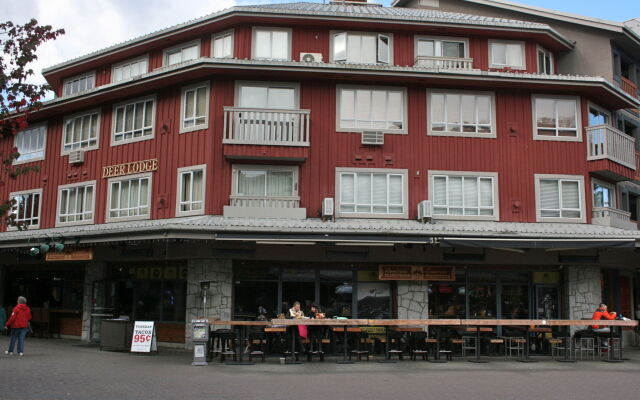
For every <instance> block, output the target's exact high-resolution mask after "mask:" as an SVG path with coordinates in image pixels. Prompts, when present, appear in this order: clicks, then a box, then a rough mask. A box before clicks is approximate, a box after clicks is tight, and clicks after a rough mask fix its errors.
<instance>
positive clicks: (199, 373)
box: [0, 336, 640, 400]
mask: <svg viewBox="0 0 640 400" xmlns="http://www.w3.org/2000/svg"><path fill="white" fill-rule="evenodd" d="M7 344H8V338H7V337H5V336H0V348H1V349H2V352H4V350H5V349H6V346H7ZM625 356H627V357H629V358H631V361H627V362H625V363H620V364H608V363H604V362H598V361H585V362H578V363H573V364H564V363H558V362H555V361H553V360H551V359H549V358H541V359H540V360H541V362H538V363H533V364H522V363H518V362H516V361H511V360H509V361H506V360H503V359H498V358H496V359H494V358H492V359H491V362H490V363H487V364H473V363H468V362H466V361H464V360H461V359H456V360H455V361H454V362H450V363H447V364H430V363H425V362H422V361H403V362H401V363H398V364H379V363H376V362H374V361H370V362H368V363H367V362H362V363H358V364H354V365H338V364H336V363H334V362H333V361H332V360H331V359H328V360H327V361H326V362H324V363H319V362H317V361H315V362H313V363H305V364H302V365H280V364H279V363H278V361H277V358H275V359H271V360H268V361H267V363H265V364H256V365H251V366H227V365H220V364H219V363H217V362H214V363H212V364H211V365H209V366H207V367H192V366H191V365H190V362H191V353H189V352H184V351H176V350H163V349H161V351H160V353H159V354H158V355H154V356H148V355H143V356H140V355H130V354H127V353H116V352H102V351H100V350H99V348H97V347H95V346H85V345H81V344H80V343H79V342H75V341H67V340H53V339H50V340H43V339H35V338H28V340H27V344H26V353H25V356H24V357H18V356H16V355H14V356H12V357H8V356H5V355H0V399H2V400H13V399H20V400H40V399H46V400H50V399H51V400H52V399H83V400H84V399H118V400H122V399H187V398H188V399H215V400H226V399H241V400H253V399H256V400H257V399H260V400H264V399H283V400H288V399H291V400H301V399H305V400H306V399H311V400H315V399H322V400H329V399H367V400H372V399H398V400H400V399H401V400H413V399H416V400H417V399H420V400H426V399H429V400H430V399H437V400H441V399H464V400H473V399H498V400H511V399H517V400H521V399H536V400H547V399H567V400H573V399H579V400H590V399H607V400H611V399H633V398H638V392H640V378H639V377H640V351H637V350H634V351H627V352H626V354H625Z"/></svg>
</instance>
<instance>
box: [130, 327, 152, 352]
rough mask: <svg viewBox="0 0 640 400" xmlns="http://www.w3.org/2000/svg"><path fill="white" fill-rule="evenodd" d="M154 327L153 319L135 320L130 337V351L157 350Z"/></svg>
mask: <svg viewBox="0 0 640 400" xmlns="http://www.w3.org/2000/svg"><path fill="white" fill-rule="evenodd" d="M157 350H158V345H157V343H156V328H155V325H154V322H153V321H136V324H135V326H134V327H133V336H132V338H131V352H132V353H149V352H151V351H157Z"/></svg>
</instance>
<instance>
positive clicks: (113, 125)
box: [111, 94, 158, 146]
mask: <svg viewBox="0 0 640 400" xmlns="http://www.w3.org/2000/svg"><path fill="white" fill-rule="evenodd" d="M149 100H151V101H152V102H153V111H152V115H151V134H149V135H147V136H140V137H136V138H131V139H123V140H119V141H116V140H115V135H116V116H117V113H116V110H117V109H118V108H119V107H125V108H126V106H128V105H130V104H135V103H142V102H147V101H149ZM157 109H158V102H157V97H156V95H155V94H153V95H151V96H145V97H138V98H137V99H131V100H127V101H123V102H120V103H117V104H114V105H113V110H112V112H111V114H112V116H111V146H120V145H123V144H127V143H135V142H141V141H144V140H150V139H153V138H154V137H155V136H156V113H157ZM143 119H144V117H143Z"/></svg>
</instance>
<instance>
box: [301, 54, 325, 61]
mask: <svg viewBox="0 0 640 400" xmlns="http://www.w3.org/2000/svg"><path fill="white" fill-rule="evenodd" d="M300 61H301V62H308V63H321V62H322V53H300Z"/></svg>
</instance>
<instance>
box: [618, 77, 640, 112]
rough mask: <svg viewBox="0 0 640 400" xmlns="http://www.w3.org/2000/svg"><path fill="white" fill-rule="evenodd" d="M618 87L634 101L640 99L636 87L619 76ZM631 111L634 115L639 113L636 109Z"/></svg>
mask: <svg viewBox="0 0 640 400" xmlns="http://www.w3.org/2000/svg"><path fill="white" fill-rule="evenodd" d="M619 86H620V89H622V90H624V91H625V92H626V93H628V94H629V95H630V96H631V97H633V98H636V99H638V98H640V95H639V93H638V85H636V84H635V83H633V81H631V80H629V79H627V78H625V77H624V76H620V83H619ZM631 111H633V112H635V113H639V112H640V110H638V109H637V108H632V109H631Z"/></svg>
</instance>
